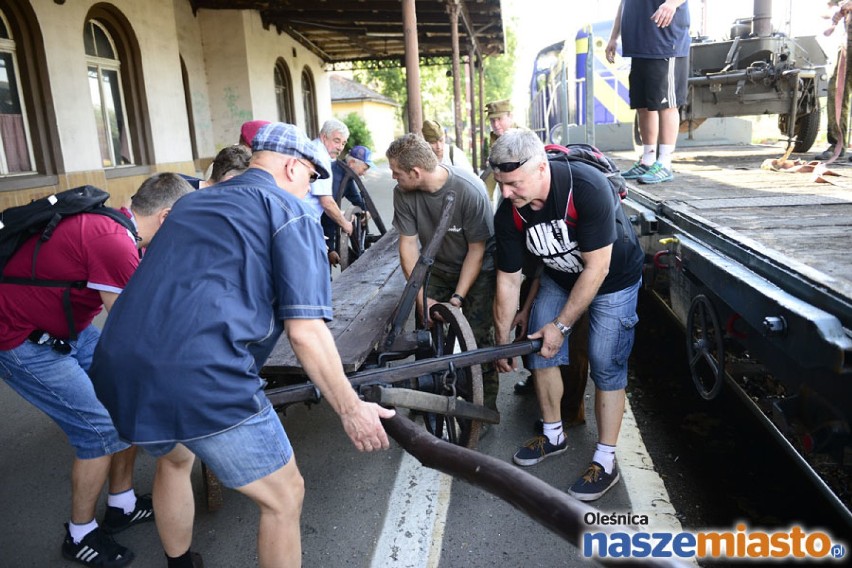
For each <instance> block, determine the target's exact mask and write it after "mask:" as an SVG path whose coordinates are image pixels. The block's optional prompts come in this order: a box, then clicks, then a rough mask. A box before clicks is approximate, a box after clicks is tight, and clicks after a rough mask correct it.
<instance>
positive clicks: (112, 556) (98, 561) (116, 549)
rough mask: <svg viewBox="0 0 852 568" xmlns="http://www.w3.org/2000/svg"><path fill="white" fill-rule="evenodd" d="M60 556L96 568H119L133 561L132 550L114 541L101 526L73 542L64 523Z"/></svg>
mask: <svg viewBox="0 0 852 568" xmlns="http://www.w3.org/2000/svg"><path fill="white" fill-rule="evenodd" d="M62 556H63V557H65V558H66V559H67V560H71V561H73V562H79V563H80V564H83V565H85V566H96V567H98V568H119V566H126V565H128V564H130V563H131V562H132V561H133V557H134V555H133V552H131V551H130V550H128V549H127V548H126V547H124V546H121V545H120V544H118V543H117V542H115V541H114V540H113V539H112V537H111V536H110V535H108V534H106V533H105V532H104V531H103V529H102V528H101V527H98V528H96V529H95V530H93V531H92V532H90V533H89V534H87V535H86V536H85V537H83V540H81V541H80V542H79V543H78V544H74V540H73V539H72V538H71V533H70V532H69V531H68V525H67V524H66V525H65V542H63V543H62Z"/></svg>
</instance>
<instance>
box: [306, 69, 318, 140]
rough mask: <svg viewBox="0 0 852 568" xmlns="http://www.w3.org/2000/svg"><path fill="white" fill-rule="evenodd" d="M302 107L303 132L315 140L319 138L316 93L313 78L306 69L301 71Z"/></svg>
mask: <svg viewBox="0 0 852 568" xmlns="http://www.w3.org/2000/svg"><path fill="white" fill-rule="evenodd" d="M302 105H303V106H304V108H305V132H307V133H308V136H310V137H311V138H317V137H318V136H319V124H318V122H319V119H317V91H316V88H315V87H314V77H313V75H311V71H310V69H308V68H307V67H305V69H304V70H303V71H302Z"/></svg>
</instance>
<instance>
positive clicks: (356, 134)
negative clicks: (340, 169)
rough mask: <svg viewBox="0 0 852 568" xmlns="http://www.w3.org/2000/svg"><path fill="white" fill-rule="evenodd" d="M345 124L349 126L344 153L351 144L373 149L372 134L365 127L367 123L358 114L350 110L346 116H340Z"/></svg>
mask: <svg viewBox="0 0 852 568" xmlns="http://www.w3.org/2000/svg"><path fill="white" fill-rule="evenodd" d="M340 120H342V121H343V123H344V124H346V126H348V127H349V140H348V141H347V142H346V148H344V153H345V152H348V151H349V150H350V149H351V148H352V147H353V146H366V147H367V148H370V149H371V150H375V148H374V146H373V135H372V134H371V133H370V129H369V128H367V123H366V122H364V119H363V118H361V117H360V116H359V115H358V114H356V113H354V112H350V113H349V114H348V115H346V118H341V119H340Z"/></svg>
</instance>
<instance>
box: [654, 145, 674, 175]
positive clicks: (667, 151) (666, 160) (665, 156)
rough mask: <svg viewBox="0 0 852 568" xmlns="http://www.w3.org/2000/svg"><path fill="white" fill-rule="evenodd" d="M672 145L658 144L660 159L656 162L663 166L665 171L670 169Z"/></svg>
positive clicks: (672, 152)
mask: <svg viewBox="0 0 852 568" xmlns="http://www.w3.org/2000/svg"><path fill="white" fill-rule="evenodd" d="M674 149H675V145H674V144H660V157H659V158H657V161H658V162H660V163H661V164H663V167H664V168H666V169H667V170H670V169H672V154H674Z"/></svg>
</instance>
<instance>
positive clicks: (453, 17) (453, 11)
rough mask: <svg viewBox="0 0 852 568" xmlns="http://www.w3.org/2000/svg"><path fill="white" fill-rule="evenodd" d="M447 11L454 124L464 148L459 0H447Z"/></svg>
mask: <svg viewBox="0 0 852 568" xmlns="http://www.w3.org/2000/svg"><path fill="white" fill-rule="evenodd" d="M447 12H449V14H450V41H451V43H452V46H453V124H454V126H455V145H456V146H458V147H459V148H460V149H463V142H462V127H461V125H462V120H463V118H462V104H461V77H460V75H461V65H460V64H459V57H460V55H459V53H460V52H459V1H458V0H447Z"/></svg>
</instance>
